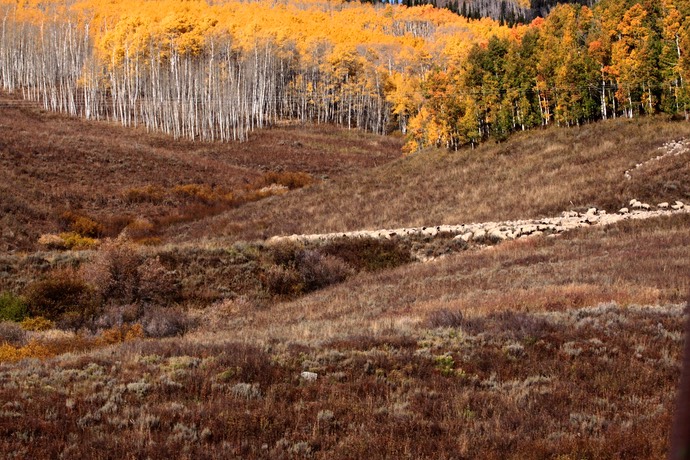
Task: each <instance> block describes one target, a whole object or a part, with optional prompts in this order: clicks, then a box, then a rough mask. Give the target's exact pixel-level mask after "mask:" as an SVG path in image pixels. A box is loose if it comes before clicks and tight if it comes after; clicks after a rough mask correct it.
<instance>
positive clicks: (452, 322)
mask: <svg viewBox="0 0 690 460" xmlns="http://www.w3.org/2000/svg"><path fill="white" fill-rule="evenodd" d="M463 320H464V316H463V314H462V312H461V311H460V310H450V309H448V308H441V309H440V310H434V311H432V312H429V313H428V314H427V316H426V320H425V321H424V323H425V325H426V327H429V328H437V327H450V328H457V327H461V326H462V325H463V323H464V321H463Z"/></svg>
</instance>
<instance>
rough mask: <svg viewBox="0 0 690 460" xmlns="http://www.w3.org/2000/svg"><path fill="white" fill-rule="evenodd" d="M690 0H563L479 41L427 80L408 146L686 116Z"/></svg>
mask: <svg viewBox="0 0 690 460" xmlns="http://www.w3.org/2000/svg"><path fill="white" fill-rule="evenodd" d="M689 51H690V1H687V0H662V1H651V0H643V1H634V0H602V1H600V2H599V3H598V4H597V5H595V6H594V7H593V8H588V7H586V6H578V5H561V6H559V7H557V8H555V9H554V10H553V11H552V12H551V13H550V14H549V15H548V16H547V17H546V18H545V19H541V18H538V19H536V20H535V21H533V22H532V23H531V25H530V27H529V28H527V29H526V30H524V32H523V33H521V34H520V35H519V36H513V37H492V38H490V39H489V40H488V42H487V43H486V44H475V45H473V46H472V47H471V48H470V50H469V52H468V53H467V56H466V58H465V59H463V60H461V61H460V62H456V63H451V65H447V66H444V67H437V68H436V69H435V70H434V71H433V72H431V73H430V74H429V75H428V76H427V78H426V80H425V81H424V82H423V83H422V89H423V93H424V97H425V102H424V104H423V106H422V108H421V110H420V111H419V112H418V113H417V115H416V116H415V117H414V119H413V120H412V122H411V124H410V130H411V133H410V143H409V144H408V148H409V149H410V150H417V149H420V148H422V147H424V146H427V145H437V146H445V147H448V148H458V147H461V146H463V145H468V144H472V145H473V144H476V143H478V142H481V141H483V140H486V139H489V138H492V139H496V140H502V139H505V138H506V137H507V136H508V135H509V134H510V133H511V132H514V131H518V130H526V129H529V128H533V127H537V126H546V125H551V124H556V125H559V126H573V125H579V124H581V123H587V122H591V121H595V120H602V119H603V120H605V119H609V118H616V117H627V118H633V117H637V116H641V115H654V114H658V113H665V114H669V115H672V116H676V117H679V118H684V119H686V120H687V119H688V118H690V94H689V93H688V87H687V81H688V79H689V78H690V59H689V58H688V52H689Z"/></svg>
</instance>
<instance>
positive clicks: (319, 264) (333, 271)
mask: <svg viewBox="0 0 690 460" xmlns="http://www.w3.org/2000/svg"><path fill="white" fill-rule="evenodd" d="M296 268H297V270H298V271H299V274H300V276H301V277H302V280H303V284H304V290H305V291H306V292H310V291H315V290H317V289H322V288H325V287H327V286H330V285H331V284H336V283H341V282H343V281H345V279H347V277H348V276H350V275H352V274H353V273H354V270H353V269H352V268H351V267H350V266H349V265H348V264H347V263H345V262H343V261H342V260H341V259H339V258H337V257H335V256H331V255H321V254H320V253H319V252H317V251H312V250H304V251H301V252H300V253H299V254H298V256H297V260H296Z"/></svg>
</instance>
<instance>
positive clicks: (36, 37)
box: [0, 0, 690, 151]
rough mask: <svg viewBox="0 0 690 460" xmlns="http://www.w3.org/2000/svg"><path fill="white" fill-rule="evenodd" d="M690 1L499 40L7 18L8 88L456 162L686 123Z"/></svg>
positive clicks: (392, 23) (421, 27)
mask: <svg viewBox="0 0 690 460" xmlns="http://www.w3.org/2000/svg"><path fill="white" fill-rule="evenodd" d="M689 17H690V0H662V1H660V2H657V1H652V0H602V1H600V2H598V3H597V4H596V5H595V6H594V7H592V8H589V7H587V6H580V5H561V6H559V7H557V8H555V9H554V10H553V11H552V12H551V14H549V15H548V17H546V18H544V19H542V18H538V19H536V20H534V21H533V22H532V23H531V24H529V25H520V26H515V27H510V28H509V27H504V26H501V25H500V24H499V23H498V22H496V21H493V20H491V19H487V18H484V19H480V20H469V19H467V18H462V17H459V16H458V15H455V14H453V13H451V12H450V11H448V10H443V9H436V8H433V7H431V6H428V5H427V6H418V7H410V8H408V7H405V6H392V5H385V6H383V5H364V4H359V3H347V2H339V1H328V0H326V1H324V0H291V1H286V0H285V1H279V0H256V1H253V2H243V1H236V0H226V1H220V2H212V3H207V2H205V1H201V0H199V1H189V2H179V1H175V0H150V1H147V2H132V1H129V0H109V1H101V0H81V1H77V0H74V1H72V2H64V1H58V0H42V1H38V0H22V1H20V2H17V1H15V0H0V87H2V88H4V89H5V90H9V91H20V92H21V93H22V94H23V95H24V97H26V98H28V99H31V100H36V101H40V102H41V103H42V104H43V106H44V107H45V108H46V109H50V110H57V111H64V112H68V113H70V114H73V115H78V116H83V117H86V118H90V119H105V120H114V121H118V122H120V123H122V124H124V125H127V126H145V127H146V128H147V129H150V130H157V131H163V132H165V133H169V134H171V135H174V136H176V137H186V138H190V139H202V140H222V141H225V140H243V139H246V137H247V135H248V133H249V132H251V130H253V129H255V128H261V127H265V126H270V125H273V124H275V123H277V122H279V121H282V120H298V121H301V122H305V123H306V122H313V123H335V124H339V125H342V126H345V127H348V128H358V129H364V130H368V131H371V132H375V133H381V134H385V133H390V132H392V131H396V130H397V131H400V132H402V133H403V134H405V135H406V136H407V137H408V140H409V142H408V144H407V146H406V149H407V150H408V151H417V150H419V149H421V148H424V147H426V146H430V145H435V146H444V147H447V148H459V147H461V146H464V145H474V144H476V143H478V142H482V141H484V140H487V139H491V138H493V139H499V140H500V139H504V138H505V137H507V136H508V135H509V134H510V133H511V132H513V131H517V130H526V129H529V128H533V127H537V126H546V125H551V124H558V125H566V126H568V125H577V124H580V123H586V122H590V121H594V120H598V119H607V118H613V117H636V116H640V115H648V114H656V113H660V112H663V113H668V114H672V115H676V116H680V117H685V118H687V117H688V113H689V110H690V107H689V105H690V102H689V96H688V91H687V84H686V81H687V80H688V78H690V61H688V57H687V52H688V50H690V20H689V19H688V18H689Z"/></svg>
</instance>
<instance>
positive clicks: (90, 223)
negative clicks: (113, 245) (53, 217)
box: [60, 211, 105, 238]
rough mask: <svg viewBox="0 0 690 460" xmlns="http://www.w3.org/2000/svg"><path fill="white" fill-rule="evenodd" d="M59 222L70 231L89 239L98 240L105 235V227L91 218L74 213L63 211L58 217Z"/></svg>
mask: <svg viewBox="0 0 690 460" xmlns="http://www.w3.org/2000/svg"><path fill="white" fill-rule="evenodd" d="M60 220H61V221H62V222H63V225H65V226H66V227H67V228H68V229H69V230H70V231H72V232H75V233H78V234H79V235H81V236H85V237H89V238H99V237H101V236H103V234H104V233H105V227H104V226H103V225H102V224H100V223H98V222H96V221H95V220H93V219H92V218H90V217H88V216H86V215H83V214H79V213H76V212H74V211H65V212H63V213H62V214H61V215H60Z"/></svg>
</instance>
